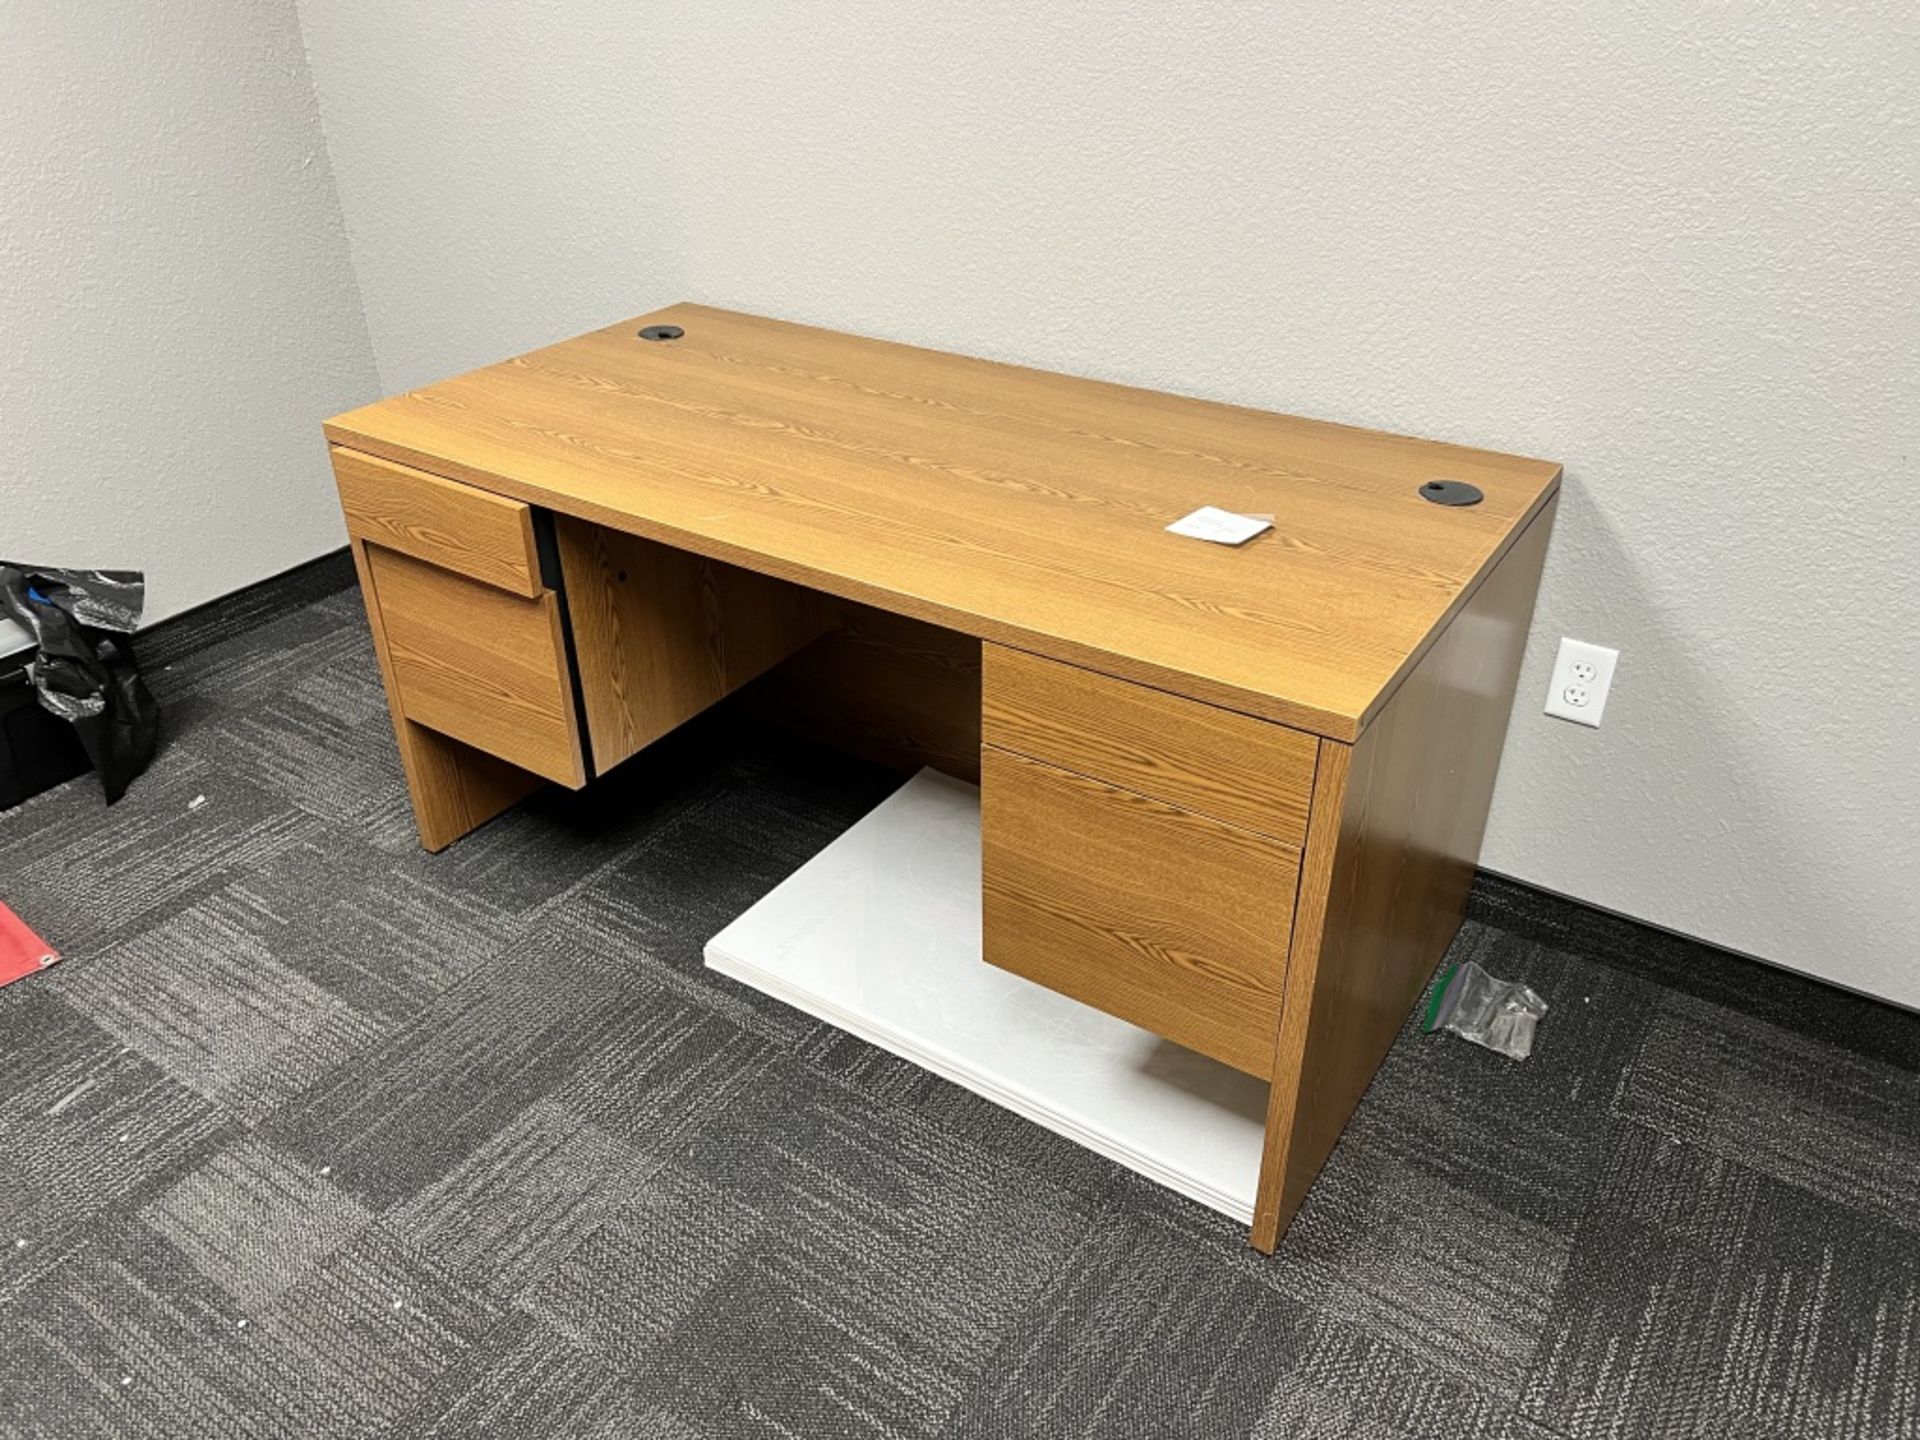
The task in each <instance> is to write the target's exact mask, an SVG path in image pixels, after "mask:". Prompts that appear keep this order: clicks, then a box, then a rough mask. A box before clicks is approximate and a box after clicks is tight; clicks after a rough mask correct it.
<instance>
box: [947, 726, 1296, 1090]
mask: <svg viewBox="0 0 1920 1440" xmlns="http://www.w3.org/2000/svg"><path fill="white" fill-rule="evenodd" d="M980 769H981V778H980V786H981V860H982V866H983V881H984V894H985V910H984V917H983V918H984V924H985V934H984V941H985V951H986V958H987V959H988V960H989V961H990V962H992V963H993V964H995V965H998V966H1000V967H1001V968H1002V969H1005V970H1011V971H1014V972H1015V973H1016V974H1020V975H1024V976H1026V977H1027V978H1028V979H1029V980H1033V981H1036V982H1038V983H1039V984H1042V985H1045V986H1047V987H1048V988H1049V989H1052V990H1058V991H1060V992H1061V993H1063V994H1066V995H1071V996H1073V997H1074V998H1075V999H1076V1000H1080V1001H1083V1002H1084V1003H1086V1004H1089V1005H1092V1006H1095V1007H1097V1008H1098V1009H1101V1010H1105V1011H1107V1012H1108V1013H1110V1014H1113V1015H1118V1016H1119V1017H1120V1018H1121V1019H1123V1020H1128V1021H1131V1022H1132V1023H1133V1024H1135V1025H1139V1026H1142V1027H1144V1028H1146V1029H1148V1030H1151V1031H1153V1032H1154V1033H1155V1034H1158V1035H1164V1036H1166V1037H1167V1038H1168V1039H1169V1040H1174V1041H1177V1042H1178V1043H1180V1044H1182V1045H1186V1046H1188V1047H1190V1048H1192V1049H1194V1050H1198V1051H1200V1052H1202V1053H1203V1054H1207V1055H1211V1056H1213V1057H1214V1058H1215V1059H1217V1060H1223V1061H1225V1062H1226V1063H1227V1064H1229V1065H1232V1066H1235V1067H1236V1068H1238V1069H1241V1070H1245V1071H1247V1072H1248V1073H1249V1074H1253V1075H1258V1076H1261V1077H1263V1078H1264V1077H1265V1076H1267V1075H1269V1074H1270V1073H1271V1070H1272V1065H1273V1047H1274V1037H1275V1031H1276V1027H1277V1021H1278V1018H1279V1013H1280V994H1281V988H1282V985H1283V982H1284V980H1285V977H1286V962H1287V939H1288V933H1289V931H1290V929H1291V927H1292V923H1293V900H1294V892H1295V890H1296V889H1297V888H1298V886H1299V878H1300V854H1299V851H1298V850H1296V849H1294V848H1293V847H1292V846H1289V845H1284V844H1281V843H1280V842H1279V841H1277V840H1274V839H1271V838H1269V837H1267V836H1264V835H1256V834H1254V833H1253V832H1252V831H1250V830H1246V829H1243V828H1241V827H1239V826H1235V825H1228V824H1225V823H1223V822H1221V821H1219V820H1214V819H1210V818H1208V817H1206V816H1203V815H1197V814H1195V813H1193V812H1192V811H1190V810H1183V809H1180V808H1178V807H1176V806H1173V805H1169V804H1167V803H1165V802H1164V801H1161V800H1156V799H1152V798H1149V797H1148V796H1145V795H1139V794H1135V793H1134V792H1132V791H1130V790H1123V789H1120V788H1118V787H1116V786H1113V785H1108V784H1106V783H1105V782H1103V781H1100V780H1094V779H1090V778H1088V777H1086V776H1083V775H1077V774H1074V773H1072V772H1071V771H1066V770H1061V769H1057V768H1056V767H1054V766H1051V765H1044V764H1041V763H1039V762H1037V761H1034V760H1029V759H1026V758H1025V757H1023V756H1019V755H1014V754H1011V753H1009V752H1007V751H1005V750H1000V749H997V748H995V747H993V746H991V745H989V746H986V747H984V748H983V749H982V751H981V766H980Z"/></svg>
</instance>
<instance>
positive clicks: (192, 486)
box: [0, 0, 378, 620]
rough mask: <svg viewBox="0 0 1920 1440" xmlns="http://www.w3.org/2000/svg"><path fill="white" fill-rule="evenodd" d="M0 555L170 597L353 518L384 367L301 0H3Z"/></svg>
mask: <svg viewBox="0 0 1920 1440" xmlns="http://www.w3.org/2000/svg"><path fill="white" fill-rule="evenodd" d="M0 331H3V332H4V333H0V556H5V557H6V558H9V559H19V560H26V561H30V562H35V563H48V564H73V565H88V566H125V567H130V568H137V569H144V570H145V571H146V572H147V580H148V608H147V616H148V618H149V619H150V620H155V619H162V618H164V617H166V616H168V615H172V614H175V613H177V612H179V611H181V610H184V609H186V608H188V607H190V606H192V605H196V604H199V603H200V602H202V601H205V600H209V599H212V598H213V597H215V596H217V595H222V594H225V593H226V592H228V591H231V590H234V589H237V588H239V587H240V586H243V585H246V584H249V583H251V582H252V581H255V580H259V579H262V578H264V577H265V576H267V575H271V574H274V573H276V572H278V571H281V570H285V569H287V568H288V567H290V566H293V565H296V564H298V563H299V562H301V561H303V560H309V559H312V558H313V557H314V556H316V555H318V554H320V553H322V552H323V551H326V550H330V549H333V548H334V547H336V546H339V545H342V544H344V543H346V536H345V532H344V530H343V528H342V526H341V523H340V516H339V505H338V502H337V501H336V500H335V499H334V495H333V487H332V485H331V482H330V481H329V479H328V476H327V465H326V448H325V444H324V442H323V441H322V439H321V437H320V421H321V420H322V419H323V418H325V417H326V416H327V415H329V414H331V413H333V412H335V411H338V410H342V409H345V408H347V407H349V406H351V405H354V404H358V403H361V402H363V401H365V400H368V399H371V398H372V397H373V396H374V395H375V394H377V393H378V385H377V382H376V380H375V376H374V369H373V359H372V352H371V351H370V349H369V348H368V344H367V332H366V325H365V321H364V320H363V318H362V316H361V313H360V303H359V296H358V293H357V292H356V290H355V288H354V284H353V276H352V271H351V269H350V267H349V265H348V263H347V251H346V243H345V238H344V236H343V234H342V231H341V226H340V211H339V202H338V199H337V197H336V196H335V193H334V189H333V185H332V180H331V172H330V167H329V165H328V163H327V156H326V150H325V146H324V144H323V143H322V140H321V136H320V127H319V117H318V114H317V111H316V109H315V105H314V97H313V88H312V85H311V83H310V81H309V79H308V75H307V68H306V57H305V52H304V49H303V47H302V45H301V41H300V33H299V26H298V23H297V20H296V17H295V12H294V8H293V4H292V0H257V3H248V0H190V3H184V0H183V3H175V4H169V5H152V4H141V3H136V0H85V3H83V4H32V3H26V0H21V3H4V4H0Z"/></svg>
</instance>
